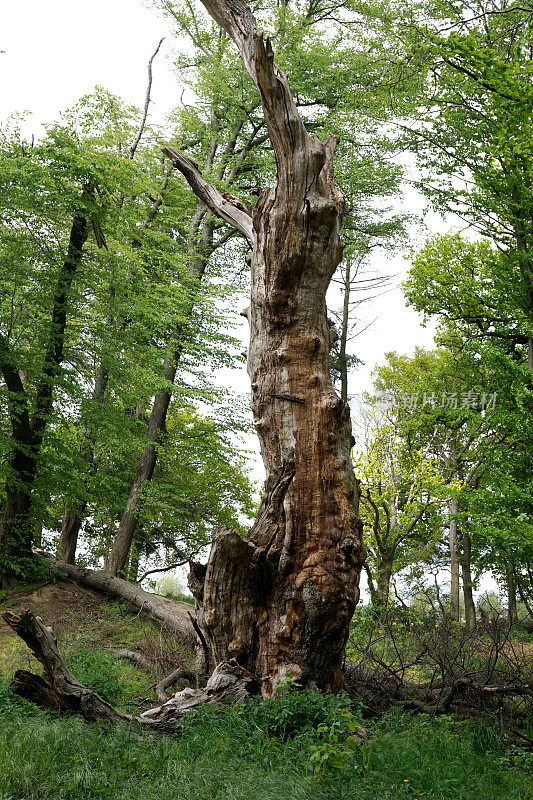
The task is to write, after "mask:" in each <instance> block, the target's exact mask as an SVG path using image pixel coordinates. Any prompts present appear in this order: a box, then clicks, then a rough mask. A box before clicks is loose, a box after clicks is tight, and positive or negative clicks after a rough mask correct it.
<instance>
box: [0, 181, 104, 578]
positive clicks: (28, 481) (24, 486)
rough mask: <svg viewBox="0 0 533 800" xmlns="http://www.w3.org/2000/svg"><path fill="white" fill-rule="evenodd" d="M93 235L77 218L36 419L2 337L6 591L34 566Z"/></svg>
mask: <svg viewBox="0 0 533 800" xmlns="http://www.w3.org/2000/svg"><path fill="white" fill-rule="evenodd" d="M84 194H85V195H87V198H88V199H89V200H90V199H91V198H92V192H91V190H90V189H89V188H86V189H85V190H84ZM88 230H89V223H88V216H87V214H86V213H82V212H80V213H78V214H76V215H75V216H74V219H73V222H72V227H71V231H70V238H69V243H68V247H67V254H66V257H65V260H64V262H63V264H62V265H61V268H60V270H59V275H58V279H57V284H56V287H55V291H54V296H53V301H52V313H51V319H50V331H49V334H48V343H47V348H46V352H45V355H44V360H43V366H42V369H41V374H40V377H39V382H38V385H37V389H36V393H35V400H34V405H33V413H32V414H31V419H30V405H29V398H28V394H27V392H26V390H25V388H24V385H23V383H22V379H21V377H20V374H19V372H18V369H17V365H16V364H15V363H14V359H13V356H12V353H11V349H10V346H9V342H8V341H7V339H5V337H3V336H1V337H0V370H1V372H2V377H3V379H4V381H5V384H6V386H7V388H8V391H9V395H10V396H9V406H10V419H11V427H12V440H13V452H12V454H11V457H10V461H9V472H8V478H7V481H6V486H5V500H4V503H3V507H2V511H1V514H0V584H1V585H2V586H4V587H5V586H10V585H13V583H16V581H17V576H18V570H20V568H21V566H22V563H23V562H24V563H26V564H29V563H30V562H31V561H32V539H33V523H32V520H31V500H32V492H33V487H34V483H35V477H36V474H37V461H38V457H39V453H40V450H41V445H42V442H43V437H44V433H45V430H46V426H47V424H48V419H49V415H50V411H51V410H52V402H53V393H54V388H55V384H56V379H57V376H58V373H59V370H60V368H61V364H62V362H63V350H64V344H65V331H66V325H67V311H68V305H69V294H70V289H71V286H72V282H73V280H74V277H75V275H76V272H77V270H78V267H79V265H80V263H81V258H82V252H83V247H84V245H85V242H86V240H87V236H88ZM17 562H18V563H17ZM17 568H18V569H17Z"/></svg>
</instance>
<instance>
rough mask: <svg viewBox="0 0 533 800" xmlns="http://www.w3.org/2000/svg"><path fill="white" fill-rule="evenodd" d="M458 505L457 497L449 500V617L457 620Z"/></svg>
mask: <svg viewBox="0 0 533 800" xmlns="http://www.w3.org/2000/svg"><path fill="white" fill-rule="evenodd" d="M458 512H459V506H458V503H457V498H456V497H453V498H452V499H451V500H450V528H449V543H450V617H451V618H452V619H455V620H459V521H458V518H457V515H458Z"/></svg>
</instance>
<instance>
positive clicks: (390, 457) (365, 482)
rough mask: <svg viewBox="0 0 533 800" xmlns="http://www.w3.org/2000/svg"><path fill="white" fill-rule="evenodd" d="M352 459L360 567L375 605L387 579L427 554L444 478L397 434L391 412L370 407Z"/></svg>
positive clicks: (384, 597) (438, 530)
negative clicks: (360, 528)
mask: <svg viewBox="0 0 533 800" xmlns="http://www.w3.org/2000/svg"><path fill="white" fill-rule="evenodd" d="M365 423H366V424H365V427H366V431H365V440H364V443H363V445H362V447H361V449H360V452H359V455H358V457H357V459H356V465H357V468H358V469H357V471H358V475H359V478H360V481H361V485H360V495H361V517H362V520H363V524H364V526H365V547H366V550H367V556H366V562H365V570H366V572H367V575H368V583H369V588H370V593H371V598H372V603H373V604H375V605H387V603H388V601H389V596H390V586H391V580H392V578H393V577H394V575H395V574H396V573H398V572H400V571H401V570H402V569H404V568H406V567H409V566H412V565H413V564H416V563H418V562H420V561H421V560H423V561H427V560H428V559H430V558H431V555H432V553H433V550H434V546H435V543H436V542H437V541H438V540H439V539H440V537H441V534H442V519H441V514H440V510H441V507H442V503H443V500H444V499H445V497H446V493H447V487H446V482H445V478H444V477H443V475H442V474H441V473H440V472H439V469H438V465H437V464H436V463H435V460H434V459H432V458H431V457H428V455H427V453H424V452H423V450H421V449H417V448H416V447H413V446H411V445H410V443H409V442H408V441H407V440H406V439H405V438H403V437H402V436H401V433H400V432H399V429H398V426H397V424H396V420H395V419H394V413H393V414H392V415H391V414H388V413H386V412H380V411H378V410H373V411H371V412H369V413H368V414H367V416H366V419H365Z"/></svg>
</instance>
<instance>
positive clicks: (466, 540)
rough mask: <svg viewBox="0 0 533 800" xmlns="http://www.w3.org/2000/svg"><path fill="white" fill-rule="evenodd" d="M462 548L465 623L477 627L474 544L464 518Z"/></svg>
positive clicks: (471, 627) (470, 626)
mask: <svg viewBox="0 0 533 800" xmlns="http://www.w3.org/2000/svg"><path fill="white" fill-rule="evenodd" d="M462 545H463V546H462V550H461V556H460V558H461V572H462V577H463V599H464V604H465V625H466V627H467V628H468V630H473V629H474V628H475V627H476V605H475V603H474V593H473V591H472V590H473V586H474V581H473V580H472V562H471V550H472V544H471V542H470V536H469V535H468V530H467V522H466V519H464V518H463V522H462Z"/></svg>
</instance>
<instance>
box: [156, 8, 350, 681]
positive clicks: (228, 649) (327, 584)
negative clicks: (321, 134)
mask: <svg viewBox="0 0 533 800" xmlns="http://www.w3.org/2000/svg"><path fill="white" fill-rule="evenodd" d="M202 2H203V4H204V5H205V7H206V8H207V10H208V11H209V13H210V14H211V15H212V16H213V17H214V19H215V20H216V21H217V22H218V23H219V24H220V25H221V27H222V28H224V29H225V30H226V31H227V32H228V33H229V35H230V36H231V37H232V38H233V40H234V41H235V43H236V44H237V47H238V48H239V52H240V55H241V57H242V59H243V62H244V64H245V66H246V69H247V70H248V72H249V74H250V76H251V78H252V80H253V81H254V82H255V84H256V86H257V87H258V89H259V92H260V94H261V101H262V105H263V111H264V114H265V118H266V123H267V127H268V133H269V137H270V141H271V144H272V147H273V149H274V153H275V156H276V163H277V182H276V186H275V187H274V188H273V189H271V190H267V191H265V192H263V194H262V195H261V196H260V198H259V200H258V203H257V205H256V207H255V209H254V211H253V214H250V213H249V212H248V211H247V210H246V209H245V208H244V207H243V206H242V205H241V204H240V203H239V202H238V201H237V200H236V199H235V198H232V197H231V196H230V195H228V193H227V192H220V191H218V189H216V188H215V187H213V186H211V185H210V184H208V183H207V182H206V181H205V180H204V179H203V177H202V175H201V174H200V173H199V171H198V169H197V167H196V165H195V164H193V163H192V162H191V161H190V160H189V159H188V158H186V157H185V156H183V155H182V154H181V153H178V152H177V151H175V150H173V149H172V148H165V150H164V152H165V153H166V155H167V156H169V158H170V159H171V160H172V162H173V164H174V166H175V167H177V168H178V169H179V170H180V171H181V172H182V173H183V175H184V176H185V178H186V179H187V181H188V182H189V184H190V185H191V187H192V189H193V191H194V192H195V193H196V195H197V196H198V197H199V198H200V199H202V200H203V202H204V203H205V204H206V205H207V206H208V207H209V208H210V209H211V210H212V211H213V212H214V213H215V214H217V215H218V216H219V217H221V218H222V219H224V220H226V221H228V222H230V224H232V225H233V226H234V227H235V228H237V229H238V230H240V231H241V233H243V234H244V235H245V236H246V237H247V239H248V241H249V242H250V244H251V246H252V253H251V259H250V261H251V272H252V295H251V305H250V308H249V310H248V314H247V316H248V319H249V322H250V348H249V353H248V372H249V374H250V377H251V381H252V406H253V413H254V419H255V426H256V430H257V432H258V435H259V439H260V443H261V451H262V455H263V460H264V463H265V467H266V472H267V480H266V484H265V492H264V497H263V500H262V504H261V507H260V510H259V513H258V517H257V520H256V523H255V525H254V526H253V528H252V529H251V531H250V532H249V534H248V536H247V538H246V539H242V538H241V537H240V536H238V535H237V534H236V533H232V532H229V531H220V532H219V533H218V535H217V536H216V537H215V541H214V543H213V546H212V550H211V554H210V558H209V563H208V565H207V570H206V573H205V580H204V582H203V586H201V588H200V589H198V588H197V592H196V596H197V600H198V602H199V605H200V606H201V613H200V625H201V627H202V629H203V631H204V634H205V637H206V640H207V641H208V642H209V645H210V648H211V651H212V656H213V659H214V663H219V662H221V661H228V660H230V659H232V658H235V659H236V660H237V662H238V663H239V664H240V665H242V666H243V667H245V668H246V669H247V670H249V671H250V672H252V673H254V674H256V675H257V676H259V677H260V678H261V682H262V691H263V694H265V695H269V694H271V693H272V691H273V690H274V688H275V685H276V682H277V681H278V680H279V679H282V678H283V677H285V676H288V675H291V676H292V677H293V678H295V679H296V680H298V681H299V682H301V683H302V684H303V685H316V686H318V687H320V688H322V689H329V690H336V689H339V688H340V687H341V685H342V676H341V665H342V659H343V655H344V648H345V644H346V640H347V637H348V628H349V623H350V619H351V617H352V614H353V611H354V608H355V604H356V602H357V595H358V589H357V586H358V578H359V572H360V568H361V563H362V560H363V548H362V544H361V523H360V521H359V519H358V516H357V510H356V500H357V498H356V486H355V478H354V474H353V468H352V462H351V459H350V449H351V446H352V441H353V440H352V433H351V424H350V414H349V408H348V406H347V405H346V403H344V402H342V400H341V399H340V398H339V397H338V396H337V395H336V393H335V391H334V389H333V386H332V383H331V379H330V375H329V363H328V362H329V350H330V329H329V325H328V322H327V314H326V302H325V296H326V290H327V288H328V285H329V282H330V280H331V278H332V276H333V273H334V272H335V269H336V267H337V265H338V264H339V262H340V259H341V255H342V245H341V243H340V238H339V231H340V228H341V225H342V223H343V220H344V216H345V205H344V198H343V196H342V194H341V193H340V192H339V191H338V190H337V189H336V187H335V184H334V178H333V155H334V151H335V147H336V145H337V141H338V140H337V138H336V137H335V136H330V137H327V138H326V139H324V140H323V141H320V140H319V139H318V138H317V137H316V136H314V135H309V134H308V133H307V131H306V129H305V127H304V125H303V122H302V120H301V119H300V116H299V114H298V111H297V109H296V105H295V103H294V100H293V98H292V96H291V94H290V90H289V87H288V82H287V79H286V77H285V76H284V75H283V73H282V72H281V71H280V70H279V69H278V67H277V66H276V65H275V63H274V59H273V54H272V49H271V46H270V42H269V41H268V40H267V41H265V40H264V39H263V37H262V36H260V35H258V33H257V29H256V23H255V19H254V17H253V15H252V13H251V11H250V9H249V8H248V7H247V6H246V5H245V4H244V3H243V2H242V0H231V2H230V1H229V0H202Z"/></svg>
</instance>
